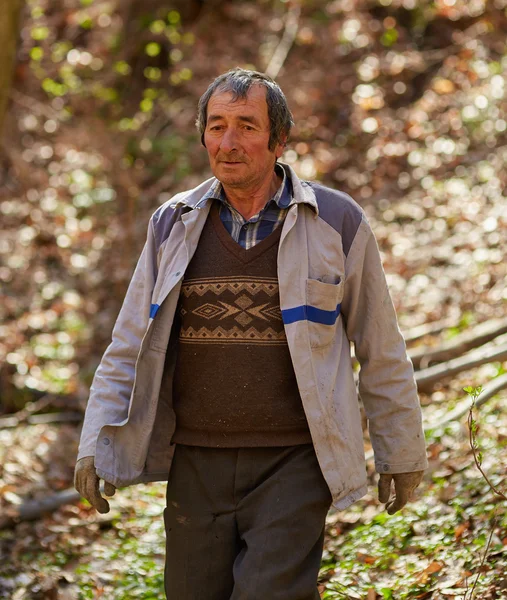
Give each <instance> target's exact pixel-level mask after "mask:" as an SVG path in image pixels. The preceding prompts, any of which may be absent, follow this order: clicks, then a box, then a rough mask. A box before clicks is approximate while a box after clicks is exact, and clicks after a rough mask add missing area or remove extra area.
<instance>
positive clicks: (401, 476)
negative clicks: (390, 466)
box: [378, 471, 424, 515]
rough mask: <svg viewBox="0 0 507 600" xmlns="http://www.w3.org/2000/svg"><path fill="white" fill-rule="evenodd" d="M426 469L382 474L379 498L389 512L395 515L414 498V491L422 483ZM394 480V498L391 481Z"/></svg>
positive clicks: (379, 482) (379, 484)
mask: <svg viewBox="0 0 507 600" xmlns="http://www.w3.org/2000/svg"><path fill="white" fill-rule="evenodd" d="M423 475H424V471H412V472H411V473H394V474H393V473H387V474H382V475H380V478H379V481H378V499H379V501H380V502H382V504H386V509H387V512H388V513H389V514H390V515H393V514H394V513H395V512H397V511H399V510H401V509H402V508H403V507H404V506H405V504H406V503H407V502H408V501H409V500H413V493H414V490H415V489H416V487H417V486H418V485H419V484H420V483H421V481H422V478H423ZM393 480H394V490H395V495H394V498H391V499H390V496H391V481H393Z"/></svg>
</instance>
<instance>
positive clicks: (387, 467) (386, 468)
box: [104, 440, 389, 471]
mask: <svg viewBox="0 0 507 600" xmlns="http://www.w3.org/2000/svg"><path fill="white" fill-rule="evenodd" d="M107 441H108V442H109V440H107ZM105 442H106V440H104V443H105ZM384 471H389V465H384Z"/></svg>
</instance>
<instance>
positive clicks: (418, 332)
mask: <svg viewBox="0 0 507 600" xmlns="http://www.w3.org/2000/svg"><path fill="white" fill-rule="evenodd" d="M458 324H459V323H458V322H456V321H455V320H454V319H442V320H441V321H433V322H432V323H423V324H422V325H417V327H413V328H412V329H409V330H408V331H404V332H402V333H403V339H404V340H405V342H406V343H407V344H409V343H410V342H416V341H417V340H420V339H421V338H423V337H425V336H427V335H436V334H437V333H441V332H442V331H443V330H444V329H450V328H451V327H457V326H458Z"/></svg>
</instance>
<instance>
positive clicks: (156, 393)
mask: <svg viewBox="0 0 507 600" xmlns="http://www.w3.org/2000/svg"><path fill="white" fill-rule="evenodd" d="M282 166H283V168H284V169H285V170H286V173H287V175H288V176H289V177H290V179H291V183H292V188H293V195H294V199H295V201H296V202H295V204H294V205H293V206H292V207H291V208H290V209H289V212H288V214H287V216H286V219H285V221H284V224H283V226H282V233H281V239H280V245H279V250H278V280H279V291H280V308H281V311H282V318H283V321H284V327H285V332H286V335H287V342H288V346H289V351H290V355H291V357H292V362H293V366H294V370H295V373H296V379H297V383H298V387H299V391H300V394H301V400H302V403H303V407H304V410H305V413H306V417H307V420H308V424H309V427H310V432H311V435H312V439H313V443H314V447H315V450H316V454H317V457H318V460H319V464H320V467H321V469H322V473H323V475H324V477H325V479H326V481H327V483H328V485H329V489H330V490H331V493H332V496H333V505H334V506H335V507H336V508H337V509H340V510H341V509H344V508H346V507H347V506H349V505H350V504H352V503H353V502H354V501H355V500H357V499H359V498H360V497H361V496H363V495H364V494H365V493H366V490H367V485H366V482H367V480H366V468H365V457H364V445H363V435H362V428H361V418H360V410H359V403H358V397H357V391H356V385H355V383H354V377H353V371H352V364H351V356H350V341H352V342H354V345H355V353H356V356H357V358H358V360H359V362H360V365H361V369H360V373H359V394H360V396H361V399H362V401H363V403H364V407H365V411H366V415H367V417H368V421H369V431H370V437H371V441H372V445H373V449H374V453H375V466H376V470H377V471H378V472H379V473H403V472H409V471H416V470H422V469H425V468H426V467H427V460H426V448H425V441H424V435H423V430H422V424H421V409H420V405H419V400H418V397H417V392H416V385H415V381H414V375H413V368H412V364H411V362H410V361H409V359H408V358H407V354H406V349H405V343H404V340H403V338H402V336H401V333H400V331H399V328H398V324H397V320H396V314H395V311H394V307H393V304H392V301H391V298H390V295H389V291H388V288H387V284H386V279H385V275H384V271H383V268H382V264H381V261H380V255H379V251H378V247H377V243H376V241H375V238H374V235H373V233H372V230H371V228H370V226H369V224H368V222H367V220H366V218H365V215H364V213H363V211H362V209H361V208H360V207H359V205H358V204H356V203H355V202H354V201H353V200H352V199H351V198H350V197H349V196H347V195H346V194H343V193H341V192H336V191H333V190H331V189H329V188H325V187H323V186H321V185H319V184H315V183H309V182H304V181H300V180H299V179H298V177H297V176H296V174H295V173H294V171H293V170H292V169H291V168H290V167H289V166H288V165H282ZM215 181H216V180H215V179H213V178H212V179H209V180H207V181H205V182H204V183H202V184H201V185H199V186H198V187H196V188H195V189H193V190H190V191H187V192H182V193H180V194H177V195H176V196H174V197H173V198H172V199H171V200H169V201H168V202H166V203H164V204H163V205H162V206H160V207H159V208H158V209H157V210H156V211H155V213H154V214H153V215H152V217H151V219H150V222H149V226H148V235H147V240H146V243H145V246H144V248H143V251H142V254H141V256H140V258H139V261H138V263H137V266H136V268H135V271H134V274H133V276H132V280H131V282H130V285H129V288H128V291H127V294H126V297H125V300H124V303H123V306H122V308H121V311H120V313H119V316H118V319H117V321H116V324H115V326H114V329H113V334H112V342H111V344H110V345H109V346H108V348H107V349H106V351H105V353H104V356H103V358H102V361H101V363H100V365H99V367H98V369H97V371H96V373H95V377H94V379H93V383H92V386H91V392H90V398H89V401H88V406H87V409H86V414H85V419H84V425H83V430H82V434H81V441H80V445H79V453H78V459H79V458H82V457H85V456H95V467H96V470H97V474H98V475H99V476H100V477H101V478H103V479H104V480H106V481H109V482H111V483H112V484H114V485H116V486H118V487H121V486H127V485H131V484H134V483H140V482H147V481H159V480H167V477H168V473H169V469H170V464H171V459H172V455H173V452H174V445H171V444H170V440H171V437H172V434H173V432H174V429H175V415H174V411H173V409H172V398H171V394H172V375H173V371H174V363H175V349H176V338H177V336H176V335H175V332H172V333H173V335H171V329H172V323H173V319H174V314H175V310H176V306H177V302H178V297H179V293H180V288H181V283H182V279H183V276H184V273H185V269H186V268H187V266H188V264H189V261H190V260H191V258H192V256H193V254H194V252H195V249H196V247H197V244H198V242H199V236H200V234H201V231H202V229H203V226H204V223H205V221H206V218H207V216H208V213H209V209H210V206H211V201H210V200H209V197H207V196H206V192H207V191H208V190H209V188H210V186H211V185H212V183H214V182H215Z"/></svg>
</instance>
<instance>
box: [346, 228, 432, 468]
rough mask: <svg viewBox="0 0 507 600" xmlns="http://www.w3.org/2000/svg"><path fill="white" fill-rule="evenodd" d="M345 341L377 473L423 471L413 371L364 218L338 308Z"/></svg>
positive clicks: (424, 461) (423, 449)
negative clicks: (354, 364)
mask: <svg viewBox="0 0 507 600" xmlns="http://www.w3.org/2000/svg"><path fill="white" fill-rule="evenodd" d="M342 314H343V317H344V320H345V327H346V332H347V336H348V338H349V340H351V341H352V342H354V347H355V353H356V357H357V359H358V360H359V363H360V372H359V395H360V397H361V400H362V401H363V404H364V408H365V412H366V416H367V418H368V428H369V432H370V439H371V443H372V446H373V450H374V454H375V468H376V470H377V472H379V473H406V472H411V471H418V470H422V469H425V468H426V467H427V466H428V463H427V458H426V444H425V440H424V432H423V427H422V414H421V407H420V403H419V398H418V396H417V387H416V383H415V379H414V371H413V366H412V363H411V361H410V359H409V358H408V356H407V352H406V347H405V341H404V339H403V336H402V334H401V332H400V329H399V327H398V322H397V318H396V313H395V310H394V306H393V303H392V300H391V296H390V294H389V289H388V287H387V282H386V278H385V273H384V269H383V267H382V262H381V259H380V253H379V249H378V246H377V242H376V240H375V237H374V235H373V232H372V230H371V228H370V225H369V224H368V222H367V220H366V218H365V217H364V216H363V219H362V221H361V224H360V225H359V228H358V230H357V232H356V235H355V237H354V239H353V241H352V245H351V247H350V250H349V253H348V256H347V259H346V262H345V288H344V297H343V302H342Z"/></svg>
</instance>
